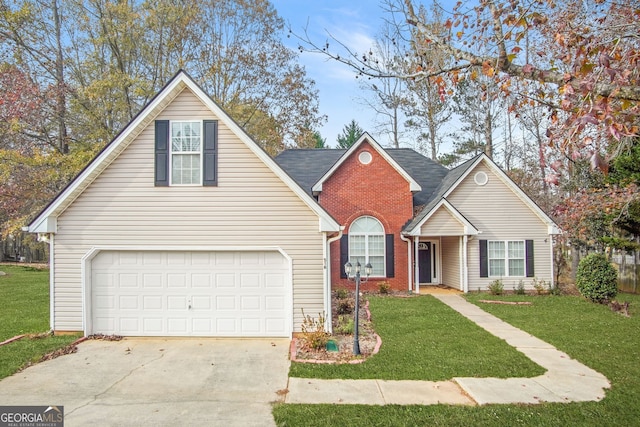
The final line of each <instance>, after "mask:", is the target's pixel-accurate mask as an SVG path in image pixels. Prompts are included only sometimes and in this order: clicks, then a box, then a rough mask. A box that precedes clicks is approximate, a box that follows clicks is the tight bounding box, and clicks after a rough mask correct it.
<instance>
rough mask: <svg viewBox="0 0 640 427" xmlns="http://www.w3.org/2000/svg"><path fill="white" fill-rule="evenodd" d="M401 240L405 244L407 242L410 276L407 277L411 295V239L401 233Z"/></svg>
mask: <svg viewBox="0 0 640 427" xmlns="http://www.w3.org/2000/svg"><path fill="white" fill-rule="evenodd" d="M400 240H402V241H403V242H407V259H408V260H409V261H408V266H407V268H408V270H409V271H408V274H407V277H408V279H409V293H411V289H412V287H411V285H412V277H411V272H412V271H411V265H412V264H411V239H407V238H406V237H404V235H403V234H402V233H400Z"/></svg>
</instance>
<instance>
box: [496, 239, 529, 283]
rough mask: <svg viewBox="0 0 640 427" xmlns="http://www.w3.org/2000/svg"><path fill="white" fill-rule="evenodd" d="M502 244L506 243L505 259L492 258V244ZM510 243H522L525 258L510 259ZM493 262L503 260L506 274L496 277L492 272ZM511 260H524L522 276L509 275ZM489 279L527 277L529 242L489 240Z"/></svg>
mask: <svg viewBox="0 0 640 427" xmlns="http://www.w3.org/2000/svg"><path fill="white" fill-rule="evenodd" d="M497 242H501V243H504V258H491V256H490V255H491V250H490V246H491V243H497ZM509 243H522V250H523V257H522V258H509ZM492 260H503V268H504V274H501V275H495V274H492V271H491V261H492ZM510 260H522V268H523V274H522V275H510V274H509V261H510ZM487 275H488V276H487V277H527V241H526V240H521V239H518V240H487Z"/></svg>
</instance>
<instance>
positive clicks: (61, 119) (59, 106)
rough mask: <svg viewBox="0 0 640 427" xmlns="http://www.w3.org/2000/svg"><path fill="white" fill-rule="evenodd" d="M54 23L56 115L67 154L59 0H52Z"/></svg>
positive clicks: (62, 149)
mask: <svg viewBox="0 0 640 427" xmlns="http://www.w3.org/2000/svg"><path fill="white" fill-rule="evenodd" d="M51 7H52V10H53V23H54V26H55V32H56V116H57V121H58V150H59V151H60V152H61V153H63V154H66V153H68V152H69V144H68V143H67V125H66V123H65V122H66V115H67V105H66V103H67V100H66V96H65V91H66V88H65V84H64V60H63V56H62V36H61V29H60V12H59V10H58V0H52V2H51Z"/></svg>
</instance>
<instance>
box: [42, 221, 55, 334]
mask: <svg viewBox="0 0 640 427" xmlns="http://www.w3.org/2000/svg"><path fill="white" fill-rule="evenodd" d="M54 236H55V234H53V233H46V234H40V233H38V241H39V242H46V243H48V244H49V327H50V328H51V331H55V327H54V326H55V304H54V296H55V295H54V286H53V284H54V283H55V281H54V278H55V271H56V269H55V257H54V249H53V240H54Z"/></svg>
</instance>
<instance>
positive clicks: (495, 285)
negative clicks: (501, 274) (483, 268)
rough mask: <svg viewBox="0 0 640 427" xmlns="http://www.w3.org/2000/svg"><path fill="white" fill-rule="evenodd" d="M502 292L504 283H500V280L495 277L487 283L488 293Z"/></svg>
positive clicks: (496, 293)
mask: <svg viewBox="0 0 640 427" xmlns="http://www.w3.org/2000/svg"><path fill="white" fill-rule="evenodd" d="M503 292H504V285H503V284H502V280H500V279H496V280H494V281H493V282H491V283H489V293H490V294H491V295H502V293H503Z"/></svg>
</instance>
